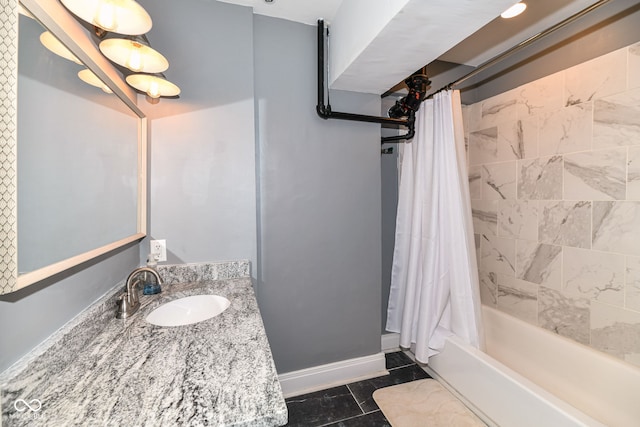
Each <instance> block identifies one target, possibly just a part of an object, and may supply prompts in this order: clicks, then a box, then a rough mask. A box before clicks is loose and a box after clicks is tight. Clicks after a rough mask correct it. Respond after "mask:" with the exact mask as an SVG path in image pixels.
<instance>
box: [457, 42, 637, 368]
mask: <svg viewBox="0 0 640 427" xmlns="http://www.w3.org/2000/svg"><path fill="white" fill-rule="evenodd" d="M465 126H466V130H467V132H468V135H467V136H468V143H469V183H470V192H471V198H472V210H473V221H474V229H475V232H476V245H477V249H478V251H477V252H478V265H479V269H480V281H481V293H482V301H483V303H484V304H487V305H490V306H492V307H496V308H498V309H499V310H501V311H503V312H506V313H508V314H510V315H513V316H515V317H518V318H520V319H522V320H525V321H527V322H529V323H532V324H534V325H537V326H539V327H541V328H545V329H547V330H550V331H553V332H555V333H557V334H560V335H562V336H565V337H567V338H570V339H572V340H575V341H577V342H580V343H582V344H585V345H588V346H591V347H593V348H595V349H597V350H600V351H603V352H606V353H609V354H611V355H613V356H615V357H618V358H620V359H623V360H626V361H627V362H629V363H632V364H635V365H638V366H640V43H638V44H634V45H632V46H629V47H626V48H623V49H620V50H617V51H614V52H612V53H609V54H607V55H604V56H601V57H599V58H596V59H594V60H591V61H588V62H585V63H583V64H580V65H577V66H575V67H572V68H569V69H567V70H564V71H561V72H558V73H556V74H553V75H550V76H547V77H545V78H542V79H539V80H537V81H534V82H531V83H528V84H526V85H523V86H520V87H518V88H516V89H513V90H510V91H508V92H506V93H502V94H500V95H497V96H495V97H493V98H490V99H487V100H485V101H482V102H479V103H476V104H473V105H470V106H467V107H465Z"/></svg>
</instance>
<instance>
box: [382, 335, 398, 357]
mask: <svg viewBox="0 0 640 427" xmlns="http://www.w3.org/2000/svg"><path fill="white" fill-rule="evenodd" d="M399 349H400V334H397V333H393V332H392V333H388V334H383V335H382V351H384V352H385V353H388V352H390V351H395V350H399Z"/></svg>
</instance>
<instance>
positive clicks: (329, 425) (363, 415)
mask: <svg viewBox="0 0 640 427" xmlns="http://www.w3.org/2000/svg"><path fill="white" fill-rule="evenodd" d="M376 412H380V413H381V414H383V415H384V413H383V412H382V410H381V409H376V410H375V411H371V412H366V413H364V414H360V415H354V416H353V417H349V418H343V419H341V420H337V421H332V422H330V423H328V424H322V425H320V426H317V427H331V426H332V425H335V424H338V423H342V422H344V421H349V420H353V419H355V418H360V417H366V416H367V415H371V414H373V413H376ZM385 418H386V417H385Z"/></svg>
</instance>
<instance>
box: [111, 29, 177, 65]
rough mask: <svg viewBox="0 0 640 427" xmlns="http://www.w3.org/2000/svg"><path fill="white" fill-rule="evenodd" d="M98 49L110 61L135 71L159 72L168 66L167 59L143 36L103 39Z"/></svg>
mask: <svg viewBox="0 0 640 427" xmlns="http://www.w3.org/2000/svg"><path fill="white" fill-rule="evenodd" d="M100 51H101V52H102V54H103V55H104V56H106V57H107V58H109V59H110V60H111V61H113V62H115V63H116V64H118V65H122V66H123V67H126V68H128V69H129V70H131V71H134V72H136V73H139V72H143V73H161V72H163V71H166V70H167V68H169V61H167V59H166V58H165V57H164V56H162V54H161V53H160V52H158V51H157V50H155V49H153V48H152V47H151V46H149V41H148V40H147V38H146V37H145V36H134V37H129V38H109V39H104V40H102V41H101V42H100Z"/></svg>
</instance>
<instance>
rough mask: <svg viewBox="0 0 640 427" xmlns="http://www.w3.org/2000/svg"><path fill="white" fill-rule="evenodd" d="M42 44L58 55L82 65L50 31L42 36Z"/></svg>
mask: <svg viewBox="0 0 640 427" xmlns="http://www.w3.org/2000/svg"><path fill="white" fill-rule="evenodd" d="M40 43H42V45H43V46H44V47H46V48H47V49H49V50H50V51H51V52H53V53H55V54H56V55H58V56H61V57H63V58H64V59H68V60H69V61H73V62H75V63H76V64H80V65H82V62H80V60H79V59H78V58H77V57H76V56H75V55H74V54H73V53H71V51H70V50H69V49H67V47H66V46H65V45H63V44H62V43H61V42H60V40H58V39H57V38H56V36H54V35H53V34H51V33H50V32H49V31H45V32H44V33H42V34H40Z"/></svg>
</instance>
